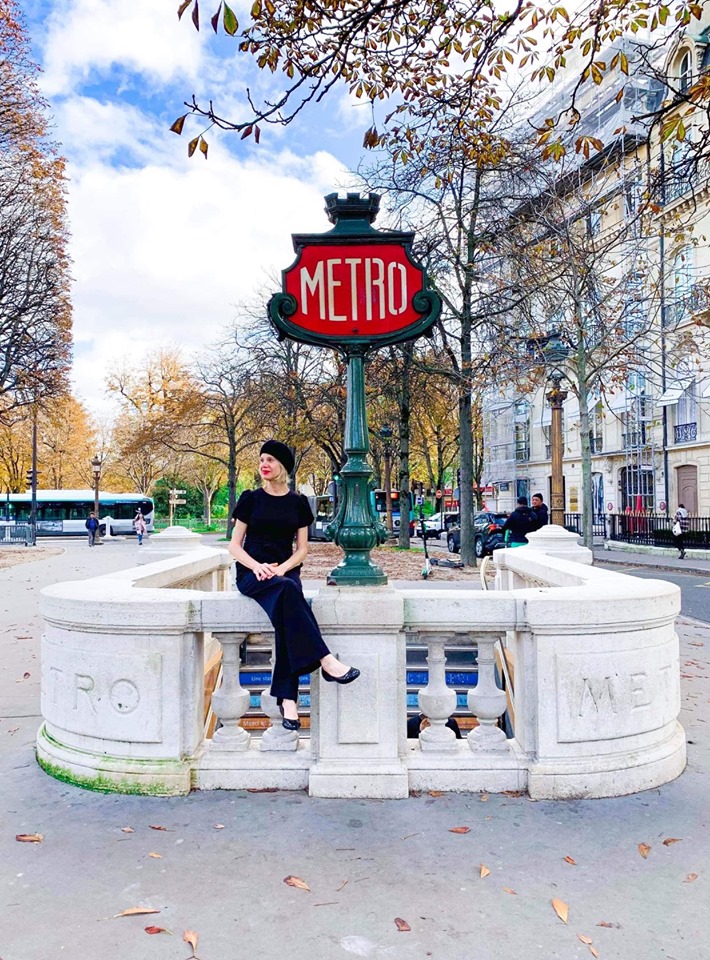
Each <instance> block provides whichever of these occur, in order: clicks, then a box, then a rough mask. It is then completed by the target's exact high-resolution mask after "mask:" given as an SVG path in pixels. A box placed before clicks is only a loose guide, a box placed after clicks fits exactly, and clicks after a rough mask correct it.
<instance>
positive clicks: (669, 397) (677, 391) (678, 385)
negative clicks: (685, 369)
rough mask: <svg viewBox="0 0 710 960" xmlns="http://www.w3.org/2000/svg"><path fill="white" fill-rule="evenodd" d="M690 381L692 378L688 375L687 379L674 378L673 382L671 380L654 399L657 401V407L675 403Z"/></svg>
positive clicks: (669, 405)
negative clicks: (656, 398)
mask: <svg viewBox="0 0 710 960" xmlns="http://www.w3.org/2000/svg"><path fill="white" fill-rule="evenodd" d="M691 383H692V378H690V377H689V378H688V379H687V380H674V381H673V382H671V383H670V384H669V385H668V386H667V387H666V389H665V390H664V391H663V393H662V394H661V395H660V397H659V398H658V400H657V401H656V402H657V403H658V406H659V407H672V406H674V405H675V404H676V403H678V401H679V400H680V398H681V397H682V396H683V394H684V393H685V391H686V390H687V389H688V387H689V386H690V384H691Z"/></svg>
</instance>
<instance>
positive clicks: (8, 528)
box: [0, 523, 33, 546]
mask: <svg viewBox="0 0 710 960" xmlns="http://www.w3.org/2000/svg"><path fill="white" fill-rule="evenodd" d="M32 540H33V538H32V524H31V523H3V524H1V525H0V544H5V543H24V544H25V546H30V545H31V544H32Z"/></svg>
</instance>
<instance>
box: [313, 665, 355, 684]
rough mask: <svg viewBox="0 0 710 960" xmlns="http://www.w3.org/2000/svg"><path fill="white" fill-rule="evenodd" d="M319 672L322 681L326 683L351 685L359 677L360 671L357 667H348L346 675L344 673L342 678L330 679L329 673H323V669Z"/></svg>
mask: <svg viewBox="0 0 710 960" xmlns="http://www.w3.org/2000/svg"><path fill="white" fill-rule="evenodd" d="M320 672H321V674H322V675H323V679H324V680H326V681H327V682H328V683H352V682H353V680H357V678H358V677H359V676H360V671H359V670H358V668H357V667H350V669H349V670H348V672H347V673H344V674H343V675H342V677H332V676H331V675H330V674H329V673H326V672H325V669H324V668H323V667H321V668H320Z"/></svg>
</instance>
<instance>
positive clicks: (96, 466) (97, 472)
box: [91, 454, 101, 520]
mask: <svg viewBox="0 0 710 960" xmlns="http://www.w3.org/2000/svg"><path fill="white" fill-rule="evenodd" d="M91 469H92V470H93V471H94V513H95V514H96V519H97V520H98V518H99V480H100V479H101V461H100V460H99V457H98V454H97V455H96V456H95V457H94V459H93V460H92V461H91Z"/></svg>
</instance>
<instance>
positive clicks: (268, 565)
mask: <svg viewBox="0 0 710 960" xmlns="http://www.w3.org/2000/svg"><path fill="white" fill-rule="evenodd" d="M294 464H295V461H294V457H293V454H292V453H291V450H290V449H289V448H288V447H287V446H286V444H284V443H281V442H280V441H278V440H267V441H266V443H265V444H264V445H263V446H262V448H261V452H260V456H259V473H260V474H261V477H262V479H263V481H264V484H263V486H262V487H259V488H258V489H256V490H245V491H244V493H242V495H241V497H240V498H239V501H238V502H237V506H236V508H235V510H234V515H233V518H232V519H233V520H235V521H236V522H235V524H234V531H233V533H232V539H231V541H230V544H229V552H230V554H231V555H232V556H233V557H234V559H235V560H236V561H237V589H238V590H239V592H240V593H243V594H244V595H245V596H247V597H252V598H253V599H254V600H256V602H257V603H258V604H259V605H260V606H261V607H262V609H263V610H264V611H265V613H266V615H267V616H268V618H269V620H270V621H271V623H272V624H273V627H274V634H275V659H274V672H273V676H272V681H271V695H272V696H273V697H275V698H276V702H277V703H278V705H279V707H280V708H281V714H282V716H283V718H284V719H283V726H284V727H285V728H286V730H298V729H299V728H300V726H301V722H300V720H299V719H298V678H299V676H300V674H302V673H313V672H314V671H315V670H317V669H318V668H319V667H320V669H321V672H322V674H323V679H324V680H326V681H328V682H333V683H351V682H352V681H353V680H356V679H357V678H358V677H359V676H360V671H359V670H358V669H357V668H356V667H346V666H345V665H344V664H342V663H341V662H340V661H339V660H337V659H336V658H335V657H334V656H333V654H332V653H331V652H330V651H329V650H328V647H327V646H326V644H325V641H324V640H323V637H322V636H321V632H320V628H319V627H318V624H317V622H316V618H315V617H314V616H313V613H312V611H311V608H310V606H309V604H308V602H307V601H306V599H305V597H304V596H303V588H302V587H301V578H300V573H299V572H300V569H301V564H302V563H303V561H304V560H305V558H306V555H307V553H308V527H309V526H310V524H311V523H312V522H313V513H312V511H311V508H310V506H309V504H308V500H307V498H306V497H304V496H303V495H302V494H299V493H294V492H293V491H292V490H290V489H289V485H288V478H289V474H290V473H291V472H292V471H293V468H294ZM294 539H295V541H296V549H295V550H294V548H293V547H294Z"/></svg>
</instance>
